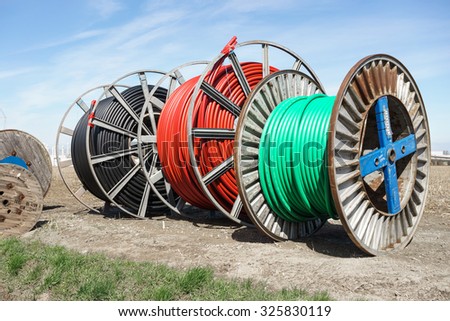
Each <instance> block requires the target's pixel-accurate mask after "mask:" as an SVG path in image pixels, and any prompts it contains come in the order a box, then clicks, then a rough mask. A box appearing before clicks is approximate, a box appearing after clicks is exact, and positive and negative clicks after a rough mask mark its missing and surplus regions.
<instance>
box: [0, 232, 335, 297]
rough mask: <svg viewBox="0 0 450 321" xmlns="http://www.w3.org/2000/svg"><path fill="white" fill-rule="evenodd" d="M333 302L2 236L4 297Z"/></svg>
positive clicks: (0, 293) (199, 271)
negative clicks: (3, 237)
mask: <svg viewBox="0 0 450 321" xmlns="http://www.w3.org/2000/svg"><path fill="white" fill-rule="evenodd" d="M43 298H44V299H47V300H90V301H92V300H119V301H121V300H130V301H135V300H152V301H160V300H162V301H168V300H170V301H175V300H204V301H236V300H242V301H266V300H270V301H276V300H330V297H329V295H328V294H327V293H313V294H308V293H307V292H306V291H304V290H300V289H283V290H281V291H269V290H267V287H266V286H265V284H263V283H255V282H253V281H252V280H250V279H248V280H245V281H238V280H226V279H221V278H217V277H215V276H214V271H213V270H212V269H211V268H209V267H194V268H191V269H188V270H176V269H172V268H169V267H167V266H165V265H161V264H154V263H149V262H144V263H137V262H131V261H126V260H121V259H110V258H108V257H106V256H104V255H100V254H87V255H83V254H80V253H77V252H74V251H70V250H67V249H65V248H63V247H60V246H48V245H44V244H42V243H39V242H32V243H29V242H24V241H20V240H18V239H14V238H9V239H3V240H0V300H39V299H43Z"/></svg>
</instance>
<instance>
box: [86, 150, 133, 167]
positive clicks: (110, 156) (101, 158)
mask: <svg viewBox="0 0 450 321" xmlns="http://www.w3.org/2000/svg"><path fill="white" fill-rule="evenodd" d="M137 151H138V148H137V147H132V148H130V149H128V150H125V151H113V152H111V153H106V154H101V155H95V156H93V157H91V161H92V165H96V164H99V163H103V162H107V161H110V160H114V159H116V158H122V157H124V156H127V155H131V154H134V153H136V152H137Z"/></svg>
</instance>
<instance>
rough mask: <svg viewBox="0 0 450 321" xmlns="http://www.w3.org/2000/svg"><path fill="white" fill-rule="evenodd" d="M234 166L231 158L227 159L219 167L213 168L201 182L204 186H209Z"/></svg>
mask: <svg viewBox="0 0 450 321" xmlns="http://www.w3.org/2000/svg"><path fill="white" fill-rule="evenodd" d="M233 166H234V161H233V156H231V157H229V158H227V159H226V160H225V161H223V162H222V163H221V164H220V165H219V166H217V167H215V168H214V169H212V170H211V171H209V172H208V173H207V174H206V175H205V176H204V177H203V179H202V180H203V182H204V183H205V185H209V184H211V183H212V182H214V181H215V180H216V179H218V178H219V177H220V176H222V175H223V174H225V173H226V172H227V171H228V170H229V169H231V168H232V167H233Z"/></svg>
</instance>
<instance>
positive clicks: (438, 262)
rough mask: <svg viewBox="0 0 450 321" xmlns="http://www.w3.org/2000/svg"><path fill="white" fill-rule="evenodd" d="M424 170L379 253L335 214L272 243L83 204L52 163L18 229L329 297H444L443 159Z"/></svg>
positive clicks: (240, 231)
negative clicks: (403, 230) (32, 220)
mask: <svg viewBox="0 0 450 321" xmlns="http://www.w3.org/2000/svg"><path fill="white" fill-rule="evenodd" d="M431 174H432V175H431V178H430V186H429V194H428V200H427V205H426V210H425V213H424V216H423V218H422V221H421V222H420V224H419V227H418V229H417V232H416V235H415V237H414V239H413V241H412V242H411V243H410V245H409V246H408V247H407V248H406V249H405V250H403V251H401V252H397V253H395V254H389V255H385V256H380V257H368V256H366V255H364V254H363V253H362V252H360V251H359V250H358V249H357V248H356V246H354V245H353V243H352V242H351V241H350V239H349V238H348V237H347V235H346V233H345V231H344V229H343V228H342V226H340V225H339V222H336V221H334V222H331V223H328V224H326V225H325V226H324V227H323V228H322V229H321V230H320V231H319V232H318V233H316V234H315V235H314V236H313V237H311V238H309V239H307V240H304V241H301V242H292V241H289V242H281V243H277V242H272V241H271V240H270V239H268V238H267V237H265V236H262V235H261V234H259V232H258V231H257V230H255V229H252V228H246V227H240V226H236V225H234V224H232V223H230V222H228V221H227V220H226V219H223V218H220V217H217V216H215V217H214V216H213V215H210V217H206V218H204V219H201V220H200V219H199V220H186V219H179V218H171V217H158V218H154V219H152V220H137V219H130V218H117V217H112V216H105V215H99V214H92V213H89V211H87V210H85V209H84V208H83V206H82V205H80V204H79V203H78V202H77V201H76V200H75V199H74V198H73V197H72V195H71V194H70V193H69V192H68V191H67V189H66V188H65V186H64V185H63V183H62V181H61V178H60V177H59V174H57V171H56V170H55V174H54V179H53V183H52V187H51V189H50V192H49V194H48V196H47V198H46V199H45V208H44V212H43V214H42V216H41V219H40V221H39V223H38V225H37V227H36V228H35V229H34V230H32V231H31V232H29V233H26V234H25V235H23V236H22V237H23V238H24V239H28V240H40V241H42V242H44V243H47V244H57V245H63V246H65V247H67V248H71V249H74V250H77V251H79V252H82V253H87V252H101V253H104V254H106V255H107V256H110V257H120V258H127V259H130V260H136V261H153V262H159V263H166V264H168V265H169V266H172V267H179V268H186V267H192V266H212V267H213V268H214V270H215V271H216V275H217V276H221V277H227V278H239V279H247V278H252V279H254V280H257V281H263V282H265V283H266V284H267V286H268V287H269V288H273V289H280V288H283V287H285V288H290V287H298V288H302V289H305V290H308V291H311V292H314V291H328V292H329V293H330V294H331V296H332V297H333V298H335V299H337V300H358V299H363V300H450V265H449V254H450V251H449V244H450V233H449V231H450V225H449V223H450V220H449V219H450V166H434V167H432V172H431ZM149 282H151V280H149Z"/></svg>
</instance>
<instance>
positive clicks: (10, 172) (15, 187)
mask: <svg viewBox="0 0 450 321" xmlns="http://www.w3.org/2000/svg"><path fill="white" fill-rule="evenodd" d="M43 199H44V195H43V192H42V188H41V185H40V184H39V181H38V180H37V178H36V177H35V176H34V175H33V173H31V171H29V170H27V169H25V168H24V167H21V166H18V165H15V164H0V235H5V236H11V235H20V234H23V233H25V232H28V231H29V230H31V229H32V228H33V227H34V225H35V224H36V222H37V221H38V219H39V217H40V215H41V212H42V208H43Z"/></svg>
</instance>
